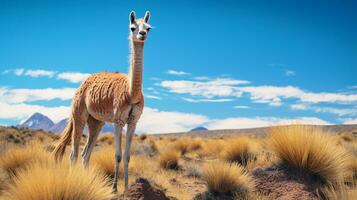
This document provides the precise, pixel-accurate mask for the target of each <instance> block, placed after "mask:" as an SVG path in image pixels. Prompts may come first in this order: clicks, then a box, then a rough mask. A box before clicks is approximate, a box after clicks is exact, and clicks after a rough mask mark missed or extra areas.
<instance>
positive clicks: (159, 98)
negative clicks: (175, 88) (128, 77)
mask: <svg viewBox="0 0 357 200" xmlns="http://www.w3.org/2000/svg"><path fill="white" fill-rule="evenodd" d="M145 97H146V98H148V99H156V100H161V97H158V96H154V95H145Z"/></svg>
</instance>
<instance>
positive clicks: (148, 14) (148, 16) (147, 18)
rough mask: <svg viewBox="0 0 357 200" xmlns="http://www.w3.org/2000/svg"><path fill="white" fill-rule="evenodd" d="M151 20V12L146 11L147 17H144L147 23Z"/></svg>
mask: <svg viewBox="0 0 357 200" xmlns="http://www.w3.org/2000/svg"><path fill="white" fill-rule="evenodd" d="M149 19H150V12H149V11H146V13H145V17H144V21H145V23H147V22H148V21H149Z"/></svg>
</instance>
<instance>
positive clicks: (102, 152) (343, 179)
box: [0, 125, 357, 200]
mask: <svg viewBox="0 0 357 200" xmlns="http://www.w3.org/2000/svg"><path fill="white" fill-rule="evenodd" d="M264 130H265V131H266V133H263V134H262V133H256V132H255V133H254V132H252V133H249V132H247V133H241V134H229V132H227V131H226V132H222V133H224V134H214V135H210V134H204V133H203V132H197V133H195V132H189V133H186V134H172V135H170V134H167V135H150V134H142V135H138V136H135V138H134V141H133V147H132V157H131V161H130V164H129V181H130V184H129V185H130V187H129V189H128V190H127V191H125V192H124V189H123V188H124V186H123V180H122V172H123V169H122V166H121V167H120V180H119V192H118V193H117V194H113V193H112V191H111V187H110V183H111V179H112V177H113V176H114V159H113V158H114V141H113V136H112V134H111V133H106V134H101V135H100V136H99V138H98V141H97V144H96V147H95V149H94V152H93V155H92V157H91V163H90V166H89V169H84V168H83V166H82V163H81V162H78V163H77V165H75V166H70V164H69V162H68V161H69V159H68V157H69V155H68V154H69V148H68V149H67V151H66V156H65V158H64V159H63V161H62V162H57V163H56V162H55V160H54V159H53V155H52V153H51V151H52V149H53V146H54V144H56V141H57V140H58V138H59V135H58V134H55V133H51V132H44V131H40V130H39V131H34V130H29V129H20V128H16V127H1V128H0V132H1V133H0V139H1V152H0V153H1V154H0V194H1V196H0V197H1V199H23V200H25V199H66V200H67V199H103V200H104V199H179V200H181V199H182V200H185V199H261V200H263V199H351V200H352V199H356V198H357V190H356V175H357V135H356V132H355V130H356V127H354V126H349V128H348V129H343V128H340V129H336V128H335V131H336V130H339V132H338V131H337V132H331V131H328V130H327V129H326V128H321V127H315V126H304V125H291V126H278V127H270V128H265V129H264ZM85 140H86V135H84V136H83V137H82V142H81V143H82V144H81V148H83V145H84V143H85Z"/></svg>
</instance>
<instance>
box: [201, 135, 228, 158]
mask: <svg viewBox="0 0 357 200" xmlns="http://www.w3.org/2000/svg"><path fill="white" fill-rule="evenodd" d="M226 143H227V142H226V141H224V140H222V139H209V140H207V141H205V142H204V143H203V145H202V148H201V149H200V150H199V151H197V154H198V156H199V157H201V158H203V157H208V156H212V157H217V156H218V155H220V154H221V153H222V150H223V149H224V147H225V146H226Z"/></svg>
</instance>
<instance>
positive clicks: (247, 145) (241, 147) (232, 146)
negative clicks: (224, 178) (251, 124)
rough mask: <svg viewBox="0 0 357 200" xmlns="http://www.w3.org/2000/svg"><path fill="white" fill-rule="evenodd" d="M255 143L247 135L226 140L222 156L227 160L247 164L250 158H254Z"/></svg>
mask: <svg viewBox="0 0 357 200" xmlns="http://www.w3.org/2000/svg"><path fill="white" fill-rule="evenodd" d="M254 148H255V144H254V141H253V140H252V139H249V138H247V137H239V138H234V139H232V140H230V141H229V142H228V144H227V145H226V147H225V148H224V150H223V152H222V158H223V159H224V160H226V161H228V162H235V163H238V164H241V165H244V166H245V165H247V163H248V162H249V161H251V160H255V158H256V155H255V154H256V153H255V152H254Z"/></svg>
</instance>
